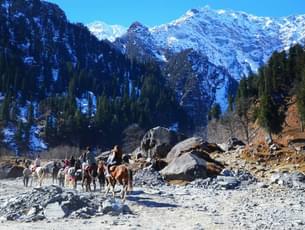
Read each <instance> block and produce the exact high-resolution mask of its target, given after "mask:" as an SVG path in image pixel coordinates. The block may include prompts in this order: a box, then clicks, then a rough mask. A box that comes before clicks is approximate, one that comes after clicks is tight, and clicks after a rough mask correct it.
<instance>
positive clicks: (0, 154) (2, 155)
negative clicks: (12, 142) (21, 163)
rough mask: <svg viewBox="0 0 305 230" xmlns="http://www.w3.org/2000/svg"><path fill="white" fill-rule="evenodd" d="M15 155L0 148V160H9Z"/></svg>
mask: <svg viewBox="0 0 305 230" xmlns="http://www.w3.org/2000/svg"><path fill="white" fill-rule="evenodd" d="M15 156H16V154H15V152H13V151H12V150H9V149H7V148H4V147H1V148H0V160H11V159H13V158H15Z"/></svg>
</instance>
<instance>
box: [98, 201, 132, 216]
mask: <svg viewBox="0 0 305 230" xmlns="http://www.w3.org/2000/svg"><path fill="white" fill-rule="evenodd" d="M102 209H103V213H104V214H109V215H112V216H118V215H120V214H130V213H131V210H130V208H129V207H128V206H127V205H125V204H123V203H122V202H121V201H119V200H105V201H104V202H103V203H102Z"/></svg>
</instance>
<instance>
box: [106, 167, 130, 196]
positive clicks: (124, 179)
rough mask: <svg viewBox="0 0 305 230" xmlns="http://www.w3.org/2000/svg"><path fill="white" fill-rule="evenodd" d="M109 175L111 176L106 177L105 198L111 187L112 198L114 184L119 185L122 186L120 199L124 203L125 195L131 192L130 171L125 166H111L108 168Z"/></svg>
mask: <svg viewBox="0 0 305 230" xmlns="http://www.w3.org/2000/svg"><path fill="white" fill-rule="evenodd" d="M110 175H111V176H108V177H106V181H107V188H106V193H105V196H107V194H108V192H109V190H110V187H111V188H112V195H113V197H114V196H115V193H114V187H115V185H116V183H119V184H121V185H122V186H123V189H122V192H121V198H122V200H123V202H125V199H126V193H127V192H131V191H132V171H131V170H130V169H129V168H128V167H127V166H126V165H118V166H112V167H111V168H110Z"/></svg>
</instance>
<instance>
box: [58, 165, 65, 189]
mask: <svg viewBox="0 0 305 230" xmlns="http://www.w3.org/2000/svg"><path fill="white" fill-rule="evenodd" d="M57 180H58V184H59V186H62V187H64V186H65V170H64V168H60V169H59V170H58V173H57Z"/></svg>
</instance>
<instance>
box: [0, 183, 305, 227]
mask: <svg viewBox="0 0 305 230" xmlns="http://www.w3.org/2000/svg"><path fill="white" fill-rule="evenodd" d="M21 191H24V189H23V187H22V185H21V181H20V180H17V181H14V180H3V181H0V199H1V201H2V202H3V200H4V199H6V198H7V197H8V196H15V195H16V194H17V193H19V192H21ZM304 194H305V193H304V190H296V189H288V188H281V187H274V186H273V187H269V188H259V186H256V185H251V186H250V187H249V188H247V189H243V190H210V189H198V188H188V187H173V186H161V187H158V188H153V189H151V188H141V187H137V188H135V191H134V193H133V195H131V196H129V198H128V200H127V201H126V204H127V205H128V206H129V207H130V209H131V210H132V212H133V214H128V215H119V216H110V215H100V216H96V217H93V218H91V219H54V220H43V221H40V222H34V223H18V222H9V221H3V220H2V221H1V227H0V229H1V230H5V229H9V230H15V229H18V230H20V229H73V230H76V229H88V230H91V229H226V230H227V229H305V197H304Z"/></svg>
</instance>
